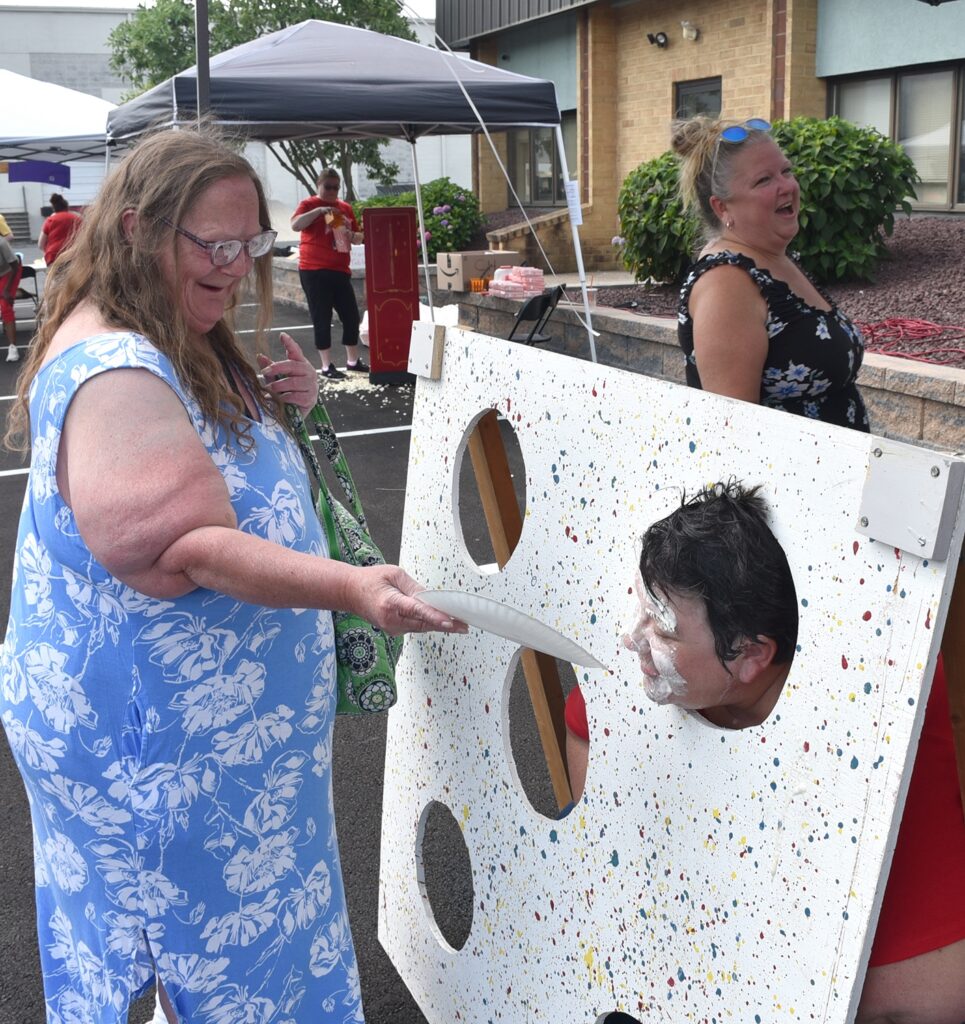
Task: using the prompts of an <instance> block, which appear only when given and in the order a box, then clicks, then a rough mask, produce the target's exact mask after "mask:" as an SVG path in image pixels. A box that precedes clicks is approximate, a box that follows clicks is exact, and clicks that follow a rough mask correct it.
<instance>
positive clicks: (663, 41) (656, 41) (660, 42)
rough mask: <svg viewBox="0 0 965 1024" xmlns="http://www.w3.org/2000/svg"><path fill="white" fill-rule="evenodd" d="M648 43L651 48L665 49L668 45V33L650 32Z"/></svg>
mask: <svg viewBox="0 0 965 1024" xmlns="http://www.w3.org/2000/svg"><path fill="white" fill-rule="evenodd" d="M647 42H648V43H649V44H650V45H651V46H659V47H660V49H661V50H662V49H664V48H665V47H666V45H667V33H666V32H656V33H654V32H648V33H647Z"/></svg>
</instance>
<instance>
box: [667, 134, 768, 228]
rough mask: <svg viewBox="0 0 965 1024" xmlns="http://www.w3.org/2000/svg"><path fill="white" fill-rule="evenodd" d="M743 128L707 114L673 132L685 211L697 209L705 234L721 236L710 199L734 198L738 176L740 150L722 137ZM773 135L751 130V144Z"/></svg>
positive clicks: (749, 138) (673, 144)
mask: <svg viewBox="0 0 965 1024" xmlns="http://www.w3.org/2000/svg"><path fill="white" fill-rule="evenodd" d="M738 124H742V122H741V121H736V120H734V119H733V118H714V117H707V116H706V115H704V114H698V115H697V116H696V117H691V118H688V119H687V120H686V121H675V122H674V123H673V126H672V128H671V136H670V146H671V149H673V151H674V152H675V153H676V154H677V156H678V157H679V158H680V198H681V199H682V200H683V204H684V209H696V210H697V212H698V213H699V214H700V219H701V220H702V221H703V224H704V230H705V234H706V235H707V236H708V237H709V238H714V237H716V236H717V235H718V234H720V220H719V219H718V217H717V214H716V213H714V209H713V207H712V206H711V205H710V197H711V196H717V197H718V198H719V199H729V198H730V184H731V180H732V178H733V176H734V172H733V160H734V156H735V155H736V154H737V152H738V150H739V148H740V147H739V146H736V145H734V144H733V143H726V142H725V143H723V144H722V143H721V137H720V133H721V132H722V131H724V130H726V129H727V128H730V127H732V126H734V125H738ZM768 138H770V135H768V133H767V132H766V131H763V130H761V129H759V128H750V127H748V128H747V141H748V142H749V143H754V142H757V141H760V140H761V139H768Z"/></svg>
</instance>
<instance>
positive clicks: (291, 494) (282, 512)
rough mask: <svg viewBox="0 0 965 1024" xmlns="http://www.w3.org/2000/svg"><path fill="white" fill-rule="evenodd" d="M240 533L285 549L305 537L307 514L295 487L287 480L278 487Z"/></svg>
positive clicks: (247, 520) (254, 510) (248, 519)
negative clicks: (262, 539)
mask: <svg viewBox="0 0 965 1024" xmlns="http://www.w3.org/2000/svg"><path fill="white" fill-rule="evenodd" d="M239 529H242V530H246V531H247V532H248V533H255V534H258V536H260V537H264V538H265V539H266V540H270V541H274V542H275V543H276V544H283V545H285V547H290V546H291V545H292V544H293V543H294V542H295V541H298V540H300V539H301V538H302V537H304V535H305V512H304V509H303V508H302V503H301V501H300V500H299V498H298V495H297V494H296V493H295V490H294V488H293V487H292V485H291V484H290V483H288V481H287V480H280V481H279V482H278V483H277V484H275V488H274V491H273V492H272V495H271V499H270V500H269V502H268V504H267V505H262V506H261V507H260V508H258V507H256V508H254V509H253V510H252V514H251V515H250V516H248V517H247V518H246V519H244V520H243V521H242V522H241V523H240V524H239Z"/></svg>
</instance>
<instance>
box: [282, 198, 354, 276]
mask: <svg viewBox="0 0 965 1024" xmlns="http://www.w3.org/2000/svg"><path fill="white" fill-rule="evenodd" d="M320 206H325V207H330V208H331V210H332V213H333V214H334V220H333V223H332V224H329V223H328V220H327V218H328V216H329V215H328V214H326V213H323V214H321V215H319V216H318V217H317V218H316V219H315V220H314V221H312V223H311V224H309V225H308V227H307V228H305V230H304V231H302V233H301V241H300V242H299V245H298V269H299V270H341V271H342V273H344V274H351V273H352V271H351V269H350V268H349V263H350V262H351V259H352V254H351V252H339V251H338V249H336V248H335V234H334V232H333V230H332V228H333V227H336V228H337V227H339V224H338V220H339V217H340V216H341V218H343V220H344V226H345V227H347V228H348V229H349V230H350V231H358V230H359V222H358V221H357V220H356V219H355V213H354V211H353V210H352V207H351V206H350V205H349V204H348V203H346V202H344V201H343V200H341V199H336V200H335V201H334V202H329V201H328V200H323V199H319V197H318V196H309V197H308V198H307V199H303V200H302V201H301V202H300V203H299V204H298V206H296V207H295V212H294V213H293V214H292V217H298V216H300V215H301V214H303V213H308V211H309V210H317V209H318V208H319V207H320Z"/></svg>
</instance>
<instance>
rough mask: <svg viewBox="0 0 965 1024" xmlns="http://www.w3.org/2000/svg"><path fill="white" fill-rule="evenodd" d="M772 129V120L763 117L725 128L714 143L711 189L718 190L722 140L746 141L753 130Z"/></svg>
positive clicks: (766, 130)
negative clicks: (718, 160) (718, 156)
mask: <svg viewBox="0 0 965 1024" xmlns="http://www.w3.org/2000/svg"><path fill="white" fill-rule="evenodd" d="M770 130H771V123H770V121H765V120H764V118H763V117H752V118H749V119H748V120H747V121H745V122H744V123H743V124H732V125H731V126H730V127H729V128H725V129H724V130H723V131H722V132H721V133H720V135H718V136H717V142H716V143H715V144H714V160H713V163H712V164H711V166H710V187H711V191H715V190H716V184H717V155H718V153H720V144H721V142H729V143H732V144H733V143H738V142H744V141H745V140H746V139H748V138H749V137H750V134H751V132H752V131H755V132H769V131H770Z"/></svg>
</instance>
